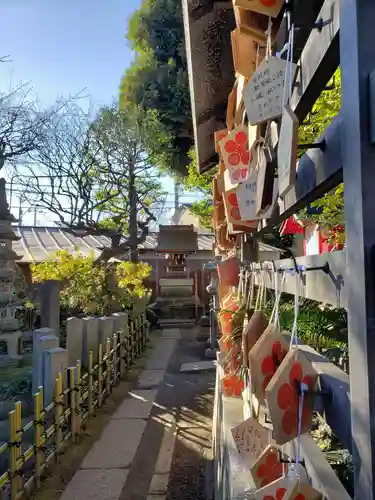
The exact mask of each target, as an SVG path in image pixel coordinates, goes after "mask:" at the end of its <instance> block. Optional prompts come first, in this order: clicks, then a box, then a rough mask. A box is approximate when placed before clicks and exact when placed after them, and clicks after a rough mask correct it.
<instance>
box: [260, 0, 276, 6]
mask: <svg viewBox="0 0 375 500" xmlns="http://www.w3.org/2000/svg"><path fill="white" fill-rule="evenodd" d="M259 1H260V3H261V4H263V5H264V6H265V7H274V6H275V5H276V0H259Z"/></svg>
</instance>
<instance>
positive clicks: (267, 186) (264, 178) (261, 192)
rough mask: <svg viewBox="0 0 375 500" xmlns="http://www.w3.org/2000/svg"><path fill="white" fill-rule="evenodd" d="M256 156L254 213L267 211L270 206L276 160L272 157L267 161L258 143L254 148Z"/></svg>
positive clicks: (262, 148) (261, 145)
mask: <svg viewBox="0 0 375 500" xmlns="http://www.w3.org/2000/svg"><path fill="white" fill-rule="evenodd" d="M256 148H257V149H256V153H255V154H256V155H257V159H258V162H257V170H258V179H257V196H256V205H255V210H256V213H260V212H263V211H264V210H267V209H268V208H269V207H270V206H271V205H272V197H273V185H274V174H275V170H276V168H277V158H276V155H274V156H273V157H272V158H271V160H270V161H267V156H266V153H265V149H264V145H263V144H261V143H258V145H257V147H256Z"/></svg>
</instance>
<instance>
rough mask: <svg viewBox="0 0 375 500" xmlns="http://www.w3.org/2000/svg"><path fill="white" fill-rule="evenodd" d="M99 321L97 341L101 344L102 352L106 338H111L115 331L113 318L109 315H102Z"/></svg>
mask: <svg viewBox="0 0 375 500" xmlns="http://www.w3.org/2000/svg"><path fill="white" fill-rule="evenodd" d="M98 323H99V343H100V344H101V345H102V346H103V353H104V352H105V349H106V345H107V338H109V339H111V340H112V335H113V333H114V331H115V320H114V318H112V317H110V316H102V317H101V318H99V320H98Z"/></svg>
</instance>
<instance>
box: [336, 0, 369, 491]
mask: <svg viewBox="0 0 375 500" xmlns="http://www.w3.org/2000/svg"><path fill="white" fill-rule="evenodd" d="M339 17H340V66H341V79H342V99H341V103H342V104H341V111H340V116H341V134H342V136H341V144H342V161H343V172H344V184H345V221H346V278H345V281H346V282H347V283H349V287H348V290H347V294H348V295H347V298H348V340H349V377H350V387H351V391H350V400H351V424H352V439H353V447H352V454H353V465H354V488H355V495H354V496H355V498H356V499H366V500H374V499H375V411H374V408H375V321H374V318H375V280H374V276H375V218H374V211H375V198H374V189H375V168H374V165H375V148H374V144H373V143H371V139H370V130H371V126H372V127H374V125H375V124H374V123H371V105H370V104H371V101H373V102H374V98H375V88H374V85H371V78H370V77H371V74H372V75H373V72H374V68H375V44H374V43H373V42H372V40H373V38H374V19H375V2H374V1H373V0H340V15H339Z"/></svg>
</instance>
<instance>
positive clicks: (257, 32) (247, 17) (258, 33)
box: [233, 5, 280, 45]
mask: <svg viewBox="0 0 375 500" xmlns="http://www.w3.org/2000/svg"><path fill="white" fill-rule="evenodd" d="M233 12H234V17H235V19H236V25H237V28H238V29H239V30H240V32H241V33H245V34H246V35H248V36H251V37H253V38H255V40H256V41H257V42H258V43H259V44H260V45H265V44H266V43H267V35H266V31H267V30H268V17H266V16H263V15H262V14H259V13H258V12H254V11H252V10H248V9H244V8H243V7H236V6H235V5H234V6H233ZM279 24H280V23H278V22H274V23H272V28H271V32H272V33H271V36H272V37H274V35H275V34H276V33H277V31H278V26H279Z"/></svg>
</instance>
